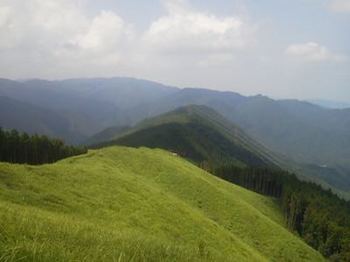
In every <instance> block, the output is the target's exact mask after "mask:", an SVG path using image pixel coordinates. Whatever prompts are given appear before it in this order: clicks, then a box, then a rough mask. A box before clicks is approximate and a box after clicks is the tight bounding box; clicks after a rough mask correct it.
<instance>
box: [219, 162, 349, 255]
mask: <svg viewBox="0 0 350 262" xmlns="http://www.w3.org/2000/svg"><path fill="white" fill-rule="evenodd" d="M214 173H215V175H216V176H218V177H220V178H223V179H225V180H227V181H229V182H232V183H234V184H238V185H240V186H243V187H245V188H248V189H250V190H253V191H255V192H258V193H261V194H264V195H268V196H272V197H275V198H277V199H278V201H279V203H280V206H281V209H282V210H283V212H284V216H285V220H286V224H287V226H288V228H289V229H291V230H293V231H295V232H296V233H298V234H299V235H300V236H301V237H302V238H303V239H304V240H305V241H306V242H307V243H308V244H309V245H310V246H312V247H313V248H315V249H317V250H318V251H320V252H321V253H322V254H323V255H324V256H325V257H327V258H329V259H330V260H331V261H350V202H348V201H345V200H343V199H340V198H339V197H338V196H337V195H335V194H333V193H332V192H331V191H330V190H328V191H327V190H324V189H323V188H322V187H321V186H318V185H316V184H314V183H311V182H304V181H300V180H299V179H298V178H297V177H296V176H295V175H294V174H290V173H288V172H285V171H282V170H278V169H269V168H238V167H236V166H234V165H227V166H222V167H220V168H217V169H216V170H215V172H214Z"/></svg>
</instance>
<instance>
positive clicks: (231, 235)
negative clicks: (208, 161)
mask: <svg viewBox="0 0 350 262" xmlns="http://www.w3.org/2000/svg"><path fill="white" fill-rule="evenodd" d="M19 259H23V260H25V261H73V260H74V261H110V260H115V261H265V260H266V261H302V260H305V261H322V260H323V258H322V257H321V256H320V255H319V254H318V253H317V252H316V251H314V250H313V249H311V248H310V247H308V246H307V245H306V244H305V243H304V242H302V241H301V240H300V239H299V238H297V237H296V236H294V235H293V234H292V233H290V232H289V231H287V230H286V229H285V228H284V227H283V218H282V217H281V214H280V213H279V211H278V207H277V204H276V203H275V202H274V200H273V199H271V198H268V197H264V196H261V195H258V194H256V193H253V192H251V191H248V190H245V189H243V188H241V187H238V186H235V185H232V184H229V183H227V182H224V181H222V180H220V179H218V178H216V177H214V176H212V175H210V174H208V173H206V172H205V171H203V170H201V169H199V168H197V167H196V166H194V165H192V164H190V163H189V162H187V161H185V160H183V159H181V158H180V157H176V156H173V155H172V154H171V153H169V152H166V151H163V150H159V149H157V150H152V149H146V148H140V149H132V148H124V147H110V148H105V149H101V150H92V151H90V152H89V153H88V154H86V155H82V156H78V157H73V158H69V159H66V160H63V161H60V162H58V163H55V164H52V165H43V166H35V167H34V166H25V165H13V164H5V163H0V261H14V260H19Z"/></svg>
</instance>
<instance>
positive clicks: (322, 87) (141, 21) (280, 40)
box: [0, 0, 350, 102]
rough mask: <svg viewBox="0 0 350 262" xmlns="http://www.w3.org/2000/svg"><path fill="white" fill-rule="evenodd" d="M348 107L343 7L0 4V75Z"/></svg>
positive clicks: (171, 1)
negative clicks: (132, 83) (113, 79)
mask: <svg viewBox="0 0 350 262" xmlns="http://www.w3.org/2000/svg"><path fill="white" fill-rule="evenodd" d="M97 76H106V77H109V76H132V77H138V78H145V79H150V80H155V81H159V82H163V83H165V84H170V85H175V86H179V87H189V86H191V87H206V88H212V89H219V90H233V91H236V92H240V93H243V94H247V95H252V94H258V93H261V94H265V95H269V96H272V97H278V98H301V99H311V98H312V99H314V98H315V99H328V100H339V101H348V102H350V0H293V1H288V0H274V1H272V0H264V1H260V0H255V1H254V0H211V1H209V0H147V1H146V0H99V1H95V0H76V1H74V0H0V77H4V78H11V79H26V78H46V79H62V78H72V77H97Z"/></svg>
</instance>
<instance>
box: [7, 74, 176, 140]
mask: <svg viewBox="0 0 350 262" xmlns="http://www.w3.org/2000/svg"><path fill="white" fill-rule="evenodd" d="M175 91H177V89H176V88H173V87H166V86H164V85H162V84H158V83H154V82H151V81H145V80H137V79H130V78H110V79H102V78H96V79H70V80H62V81H46V80H27V81H23V82H18V81H12V80H7V79H0V96H6V97H9V98H12V99H15V100H17V101H22V102H24V103H27V104H31V105H34V106H37V107H40V108H42V109H44V111H45V110H49V111H53V112H55V113H56V114H59V115H60V117H61V118H63V119H65V121H66V122H68V123H69V126H70V128H71V129H72V132H75V133H78V134H81V137H77V139H75V140H74V141H72V140H71V137H70V136H69V137H68V136H67V134H66V133H65V132H61V133H58V136H59V137H61V138H63V139H65V140H67V141H68V142H81V141H83V140H84V139H85V138H86V137H88V136H91V135H93V134H95V133H97V132H99V131H101V130H103V129H105V128H107V127H109V126H112V125H115V124H118V125H121V124H124V125H127V124H129V123H131V122H132V116H131V117H130V116H129V114H128V113H127V112H126V111H125V110H127V109H129V108H133V107H135V106H136V105H140V104H142V103H153V101H155V100H157V99H160V98H161V97H163V96H166V95H170V94H171V93H173V92H175ZM6 117H7V118H11V117H12V116H11V111H7V115H6ZM1 121H2V119H0V123H1ZM28 121H30V119H28ZM21 125H22V129H23V130H27V131H29V130H30V129H31V128H32V127H30V124H29V123H27V122H23V123H22V124H21ZM28 125H29V126H28ZM11 127H16V126H11ZM34 128H35V127H34ZM39 130H40V129H39Z"/></svg>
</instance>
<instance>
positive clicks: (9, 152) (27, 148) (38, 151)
mask: <svg viewBox="0 0 350 262" xmlns="http://www.w3.org/2000/svg"><path fill="white" fill-rule="evenodd" d="M86 152H87V149H86V148H85V147H75V146H68V145H65V144H64V142H63V141H62V140H60V139H52V138H48V137H47V136H45V135H37V134H35V135H32V136H30V135H28V134H27V133H25V132H23V133H20V132H18V131H17V130H15V129H12V130H4V129H2V128H1V127H0V161H2V162H10V163H19V164H31V165H40V164H44V163H53V162H56V161H58V160H60V159H63V158H67V157H70V156H75V155H80V154H84V153H86Z"/></svg>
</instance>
